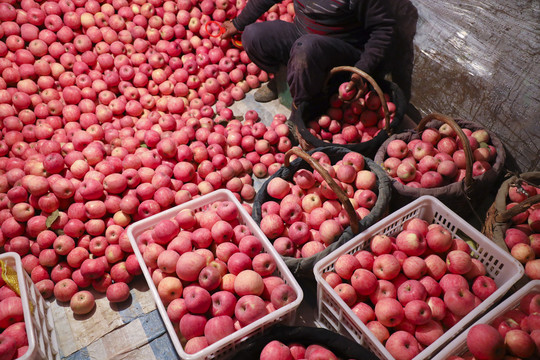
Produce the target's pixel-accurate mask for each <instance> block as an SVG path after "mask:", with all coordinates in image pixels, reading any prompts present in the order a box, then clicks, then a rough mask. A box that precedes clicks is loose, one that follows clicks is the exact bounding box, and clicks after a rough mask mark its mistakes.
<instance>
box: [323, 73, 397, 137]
mask: <svg viewBox="0 0 540 360" xmlns="http://www.w3.org/2000/svg"><path fill="white" fill-rule="evenodd" d="M341 71H349V72H353V73H355V74H357V75H360V76H361V77H363V78H364V79H366V80H367V81H368V82H369V83H370V84H371V86H373V89H374V90H375V92H376V93H377V95H378V96H379V99H380V100H381V106H382V108H383V112H384V120H385V121H384V130H385V131H386V133H387V134H388V136H390V135H392V129H390V111H388V105H387V104H386V98H385V97H384V92H383V91H382V89H381V88H380V86H379V84H377V82H376V81H375V79H373V78H372V77H371V76H370V75H369V74H368V73H366V72H364V71H362V70H360V69H358V68H356V67H354V66H337V67H335V68H333V69H332V70H330V74H329V76H328V78H327V79H326V82H327V83H328V80H330V78H331V77H332V75H334V74H335V73H338V72H341Z"/></svg>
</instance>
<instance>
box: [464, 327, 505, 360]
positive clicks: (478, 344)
mask: <svg viewBox="0 0 540 360" xmlns="http://www.w3.org/2000/svg"><path fill="white" fill-rule="evenodd" d="M467 347H468V348H469V351H470V352H471V353H472V354H473V356H474V357H475V358H477V359H503V358H504V355H505V345H504V339H503V337H502V336H501V335H500V334H499V332H498V331H497V330H496V329H495V328H494V327H492V326H490V325H488V324H477V325H473V326H472V327H471V328H470V330H469V332H468V333H467Z"/></svg>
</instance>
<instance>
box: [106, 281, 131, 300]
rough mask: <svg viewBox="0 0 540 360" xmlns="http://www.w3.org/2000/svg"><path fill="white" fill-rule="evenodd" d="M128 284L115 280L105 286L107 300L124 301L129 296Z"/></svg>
mask: <svg viewBox="0 0 540 360" xmlns="http://www.w3.org/2000/svg"><path fill="white" fill-rule="evenodd" d="M129 295H130V294H129V286H128V285H127V284H126V283H124V282H116V283H114V284H112V285H110V286H109V287H108V288H107V291H106V296H107V300H109V302H111V303H120V302H124V301H126V300H127V299H128V298H129Z"/></svg>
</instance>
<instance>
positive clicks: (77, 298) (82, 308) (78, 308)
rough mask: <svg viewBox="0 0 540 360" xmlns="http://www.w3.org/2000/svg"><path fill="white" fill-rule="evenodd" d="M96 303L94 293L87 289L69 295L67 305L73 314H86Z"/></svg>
mask: <svg viewBox="0 0 540 360" xmlns="http://www.w3.org/2000/svg"><path fill="white" fill-rule="evenodd" d="M95 305H96V302H95V298H94V295H92V293H91V292H90V291H88V290H82V291H79V292H77V293H76V294H75V295H73V296H72V297H71V300H70V302H69V306H70V308H71V310H72V311H73V313H74V314H76V315H86V314H88V313H90V312H91V311H92V310H93V309H94V307H95Z"/></svg>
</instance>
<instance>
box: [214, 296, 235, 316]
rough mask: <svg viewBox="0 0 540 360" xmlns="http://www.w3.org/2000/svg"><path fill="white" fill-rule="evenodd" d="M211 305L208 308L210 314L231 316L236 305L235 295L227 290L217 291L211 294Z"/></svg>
mask: <svg viewBox="0 0 540 360" xmlns="http://www.w3.org/2000/svg"><path fill="white" fill-rule="evenodd" d="M211 297H212V305H211V308H210V311H211V314H212V316H214V317H215V316H220V315H225V316H233V315H234V309H235V306H236V296H235V295H234V294H233V293H231V292H229V291H224V290H222V291H217V292H215V293H213V294H212V296H211Z"/></svg>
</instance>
